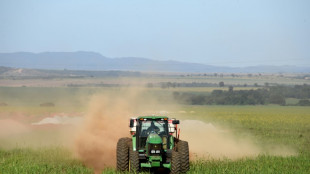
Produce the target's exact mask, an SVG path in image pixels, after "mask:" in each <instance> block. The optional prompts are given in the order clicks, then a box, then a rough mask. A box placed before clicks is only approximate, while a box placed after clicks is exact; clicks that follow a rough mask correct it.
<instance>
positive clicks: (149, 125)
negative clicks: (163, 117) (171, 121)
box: [141, 121, 167, 137]
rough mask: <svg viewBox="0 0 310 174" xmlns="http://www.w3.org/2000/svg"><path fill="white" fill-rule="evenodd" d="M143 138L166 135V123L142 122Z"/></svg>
mask: <svg viewBox="0 0 310 174" xmlns="http://www.w3.org/2000/svg"><path fill="white" fill-rule="evenodd" d="M141 123H142V124H141V136H145V137H147V136H148V135H149V134H151V133H157V134H159V135H164V134H166V133H167V132H166V129H165V128H166V126H167V125H166V123H165V122H164V121H142V122H141Z"/></svg>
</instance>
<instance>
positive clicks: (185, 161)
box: [178, 140, 189, 173]
mask: <svg viewBox="0 0 310 174" xmlns="http://www.w3.org/2000/svg"><path fill="white" fill-rule="evenodd" d="M178 152H179V155H180V163H181V172H182V173H186V172H187V171H188V170H189V149H188V142H187V141H182V140H180V141H179V143H178Z"/></svg>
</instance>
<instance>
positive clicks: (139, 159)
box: [116, 116, 189, 174]
mask: <svg viewBox="0 0 310 174" xmlns="http://www.w3.org/2000/svg"><path fill="white" fill-rule="evenodd" d="M179 123H180V121H179V120H175V119H169V118H168V117H165V116H141V117H138V118H131V119H130V126H129V127H130V133H131V138H127V137H126V138H120V139H119V140H118V143H117V149H116V151H117V154H116V159H117V162H116V166H117V170H119V171H129V172H133V173H138V172H139V171H141V170H142V169H152V170H153V169H159V168H161V169H164V168H166V169H169V170H168V171H170V173H172V174H174V173H186V172H187V171H188V170H189V149H188V143H187V142H186V141H182V140H180V139H179V133H180V130H179V131H178V130H177V125H178V124H179Z"/></svg>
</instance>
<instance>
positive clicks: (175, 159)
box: [170, 150, 181, 174]
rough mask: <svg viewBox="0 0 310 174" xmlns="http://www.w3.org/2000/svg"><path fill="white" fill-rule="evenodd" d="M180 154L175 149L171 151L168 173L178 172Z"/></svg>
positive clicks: (177, 173) (174, 173) (176, 173)
mask: <svg viewBox="0 0 310 174" xmlns="http://www.w3.org/2000/svg"><path fill="white" fill-rule="evenodd" d="M180 167H181V165H180V156H179V153H178V152H176V151H174V150H173V151H172V156H171V168H170V174H179V173H180Z"/></svg>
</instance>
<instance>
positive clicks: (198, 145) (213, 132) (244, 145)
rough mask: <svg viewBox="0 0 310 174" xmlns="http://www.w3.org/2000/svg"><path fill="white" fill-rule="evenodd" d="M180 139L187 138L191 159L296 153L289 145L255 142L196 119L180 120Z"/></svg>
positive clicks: (236, 157)
mask: <svg viewBox="0 0 310 174" xmlns="http://www.w3.org/2000/svg"><path fill="white" fill-rule="evenodd" d="M180 127H181V130H182V133H181V139H184V140H187V141H188V142H189V145H190V152H191V153H192V160H193V159H196V158H205V159H210V158H211V159H223V158H228V159H239V158H243V157H255V156H258V155H261V154H267V155H274V156H290V155H296V152H295V151H294V150H293V149H292V148H289V147H286V146H280V145H273V146H263V145H261V144H255V143H253V142H254V141H253V140H252V139H251V138H250V137H243V138H240V137H238V136H236V135H234V134H233V132H232V131H230V130H229V129H221V128H219V127H217V126H214V125H213V124H211V123H204V122H202V121H197V120H184V121H182V122H181V125H180Z"/></svg>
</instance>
